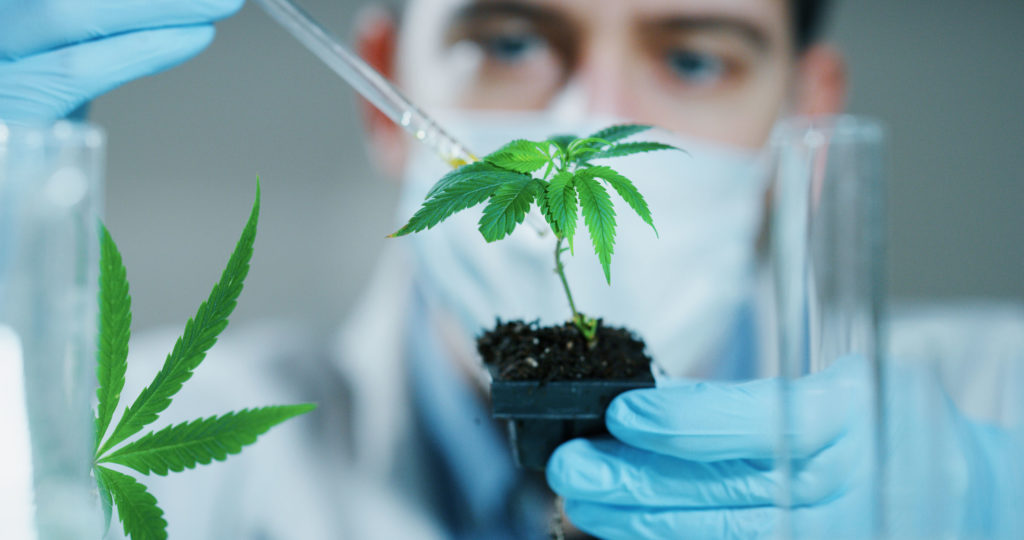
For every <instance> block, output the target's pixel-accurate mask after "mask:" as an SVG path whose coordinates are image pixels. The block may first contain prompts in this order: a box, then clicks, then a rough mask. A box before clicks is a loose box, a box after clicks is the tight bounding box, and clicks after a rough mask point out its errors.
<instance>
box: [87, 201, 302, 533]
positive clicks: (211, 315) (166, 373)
mask: <svg viewBox="0 0 1024 540" xmlns="http://www.w3.org/2000/svg"><path fill="white" fill-rule="evenodd" d="M259 208H260V188H259V183H258V182H257V184H256V199H255V201H254V202H253V207H252V212H251V213H250V215H249V220H248V221H247V222H246V225H245V228H244V229H243V231H242V236H241V238H240V239H239V240H238V243H237V244H236V246H235V249H234V251H233V252H232V254H231V258H230V259H229V260H228V264H227V267H226V268H225V269H224V272H223V273H222V274H221V278H220V281H219V282H218V283H217V284H216V285H215V286H214V287H213V290H212V291H211V292H210V296H209V298H208V299H207V300H206V301H205V302H203V303H202V304H201V305H200V306H199V310H198V311H197V312H196V316H195V317H194V318H192V319H189V321H188V323H186V324H185V331H184V333H183V334H182V336H181V337H180V338H179V339H178V341H177V342H176V343H175V345H174V349H173V350H172V351H171V354H169V355H168V356H167V358H166V360H165V361H164V365H163V367H162V368H161V369H160V371H159V372H158V373H157V375H156V377H155V378H154V379H153V382H152V383H150V385H149V386H147V387H146V388H144V389H143V390H142V393H141V394H140V395H139V397H138V398H136V399H135V401H134V402H133V404H132V405H131V406H129V407H128V408H126V409H125V411H124V413H123V414H122V415H121V419H120V421H118V423H117V424H116V426H115V428H114V430H113V432H112V433H111V435H110V436H109V437H108V438H107V439H106V441H105V442H104V443H103V444H102V445H101V444H99V443H100V441H101V440H102V437H103V435H104V434H105V432H106V429H107V427H108V426H109V424H110V422H111V420H112V417H113V413H114V411H115V409H116V408H117V404H118V401H119V400H120V393H121V390H122V389H123V386H124V378H125V377H124V376H125V371H126V370H127V362H126V359H127V355H128V340H129V335H130V330H129V326H130V323H131V297H130V295H129V293H128V279H127V274H126V272H125V269H124V265H123V263H122V260H121V254H120V252H119V251H118V249H117V245H116V244H115V243H114V240H113V238H112V237H111V235H110V233H109V231H107V229H106V228H105V227H102V226H101V234H100V294H99V304H100V318H99V321H100V324H99V345H98V348H97V355H96V357H97V358H96V360H97V378H98V379H99V385H98V388H97V391H96V396H97V398H98V400H99V402H98V404H97V406H96V414H95V428H96V434H97V435H96V436H97V439H96V442H97V450H96V453H95V456H94V457H93V475H94V476H95V478H96V485H97V488H98V490H99V494H100V500H101V502H102V504H103V510H104V515H105V517H106V519H107V525H108V526H109V524H110V514H111V509H112V507H116V508H117V514H118V518H119V519H120V521H121V524H122V526H123V528H124V532H125V534H126V535H128V536H129V537H131V539H132V540H149V539H159V540H163V539H166V538H167V530H166V529H167V522H166V520H164V518H163V510H161V509H160V507H159V506H158V504H157V500H156V498H155V497H153V495H151V494H150V493H149V492H148V491H146V487H145V486H143V485H142V484H140V483H139V482H138V481H136V480H135V478H133V477H131V476H129V475H127V474H124V473H121V472H118V471H115V470H113V469H110V468H108V467H106V466H103V465H101V464H112V465H120V466H125V467H129V468H132V469H135V470H136V471H138V472H141V473H143V474H149V473H150V472H153V473H156V474H158V475H165V474H167V472H168V470H171V471H175V472H179V471H182V470H184V469H186V468H193V467H195V466H196V464H197V463H200V464H204V465H205V464H208V463H210V462H211V461H212V460H214V459H216V460H224V459H226V458H227V456H228V454H237V453H238V452H240V451H241V450H242V447H244V446H247V445H250V444H252V443H254V442H255V441H256V439H257V437H259V436H260V435H262V434H263V433H265V432H266V431H267V430H269V429H270V428H272V427H274V426H276V425H277V424H280V423H281V422H284V421H285V420H288V419H290V418H293V417H295V416H298V415H300V414H303V413H306V412H309V411H311V410H312V409H314V408H315V406H314V405H311V404H305V405H284V406H271V407H262V408H257V409H243V410H241V411H237V412H229V413H227V414H224V415H221V416H211V417H209V418H206V419H199V420H193V421H191V422H185V423H182V424H178V425H175V426H168V427H166V428H164V429H162V430H160V431H156V432H149V433H147V434H146V435H144V436H142V437H140V438H138V439H136V440H134V441H131V442H129V443H127V444H125V445H123V446H121V447H120V448H118V449H117V450H114V451H111V449H112V448H114V447H115V446H117V445H118V444H120V443H121V442H124V441H125V440H127V439H128V438H129V437H131V436H132V435H135V434H136V433H138V432H139V431H141V430H142V429H143V428H144V427H146V426H148V425H149V424H151V423H152V422H154V421H155V420H157V418H158V417H159V415H160V413H161V412H163V411H164V410H165V409H166V408H167V407H168V406H169V405H170V404H171V400H172V398H173V396H174V395H175V394H176V393H177V392H178V391H179V390H181V387H182V385H183V384H184V383H185V381H187V380H188V379H189V378H191V377H192V372H193V371H194V370H195V369H196V367H198V366H199V364H200V363H201V362H202V361H203V359H204V358H205V357H206V352H207V351H208V350H209V349H210V347H211V346H213V344H214V343H215V342H216V341H217V336H218V335H219V334H220V332H221V331H223V330H224V328H226V327H227V325H228V319H227V318H228V316H229V315H230V314H231V312H232V311H233V310H234V308H235V305H236V304H237V300H238V296H239V294H241V292H242V287H243V284H244V281H245V277H246V276H247V275H248V273H249V260H250V259H251V258H252V249H253V243H254V241H255V238H256V224H257V221H258V220H259Z"/></svg>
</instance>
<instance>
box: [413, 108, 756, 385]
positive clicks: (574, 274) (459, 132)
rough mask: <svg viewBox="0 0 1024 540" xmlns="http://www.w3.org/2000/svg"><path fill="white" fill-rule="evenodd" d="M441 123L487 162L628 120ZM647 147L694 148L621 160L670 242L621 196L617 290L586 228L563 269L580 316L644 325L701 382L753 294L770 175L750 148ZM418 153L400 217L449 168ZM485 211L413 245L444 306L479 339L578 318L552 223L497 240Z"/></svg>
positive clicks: (658, 134) (468, 117)
mask: <svg viewBox="0 0 1024 540" xmlns="http://www.w3.org/2000/svg"><path fill="white" fill-rule="evenodd" d="M438 119H439V120H440V122H441V124H442V125H444V126H446V127H447V128H448V129H449V130H450V131H451V132H452V134H453V135H455V137H456V138H458V139H459V140H461V141H463V142H464V143H465V144H467V145H469V148H470V149H471V150H473V151H474V152H477V153H478V155H484V154H486V153H488V152H491V151H493V150H494V149H496V148H498V147H499V146H500V145H502V144H504V143H505V142H507V141H509V140H511V139H513V138H520V137H521V138H527V139H533V140H542V139H544V138H547V137H549V136H551V135H556V134H572V135H585V134H589V133H592V132H594V131H597V130H598V129H601V128H603V127H606V126H608V125H611V124H613V123H622V120H621V119H610V118H605V119H594V118H590V119H586V120H583V121H579V120H575V121H566V120H563V119H559V118H557V117H555V116H554V115H552V114H551V113H544V112H540V113H497V112H479V113H470V112H448V113H441V114H439V115H438ZM644 139H645V140H652V139H653V140H659V141H660V142H665V143H668V144H672V145H674V146H677V147H679V148H683V149H686V151H687V152H688V153H689V155H686V154H683V153H680V152H657V153H650V154H641V155H638V156H634V157H629V158H623V159H620V160H618V161H616V162H611V163H609V165H611V166H612V167H613V168H615V169H616V170H618V171H619V172H621V173H622V174H624V175H625V176H626V177H628V178H630V179H631V180H633V182H634V183H635V184H636V186H637V188H638V189H639V190H640V192H641V193H642V194H643V195H644V197H645V199H646V200H647V202H648V205H649V206H650V208H651V213H652V215H653V219H654V224H655V226H656V227H657V229H658V232H659V235H660V237H658V236H655V234H654V232H653V231H652V230H651V229H650V227H648V226H647V225H646V224H644V223H643V222H642V221H641V220H640V218H638V217H637V216H635V215H634V214H633V213H632V212H630V211H628V209H625V210H624V208H626V207H625V205H624V203H623V202H622V201H621V200H618V199H617V196H615V195H613V201H614V202H615V203H616V207H617V208H619V211H618V212H617V216H616V219H617V222H618V232H617V235H616V241H615V253H614V255H613V256H612V264H611V286H609V285H608V284H607V283H606V281H605V279H604V275H603V273H602V271H601V266H600V264H599V263H598V261H597V257H596V255H595V254H594V250H593V247H592V244H591V243H590V238H589V236H588V234H587V232H586V230H585V227H583V226H582V225H581V226H580V230H579V231H578V233H579V234H577V236H576V242H575V254H574V255H572V256H564V257H563V262H565V264H566V274H567V277H568V280H569V284H570V286H571V287H572V290H573V296H574V297H575V300H576V304H577V308H578V309H579V310H580V311H582V312H584V313H585V314H586V315H588V316H592V317H601V318H603V319H604V321H605V324H610V325H615V326H626V327H628V328H630V329H632V330H634V331H636V332H637V333H638V334H640V335H641V336H642V337H643V338H644V339H645V340H646V342H647V345H648V352H649V353H650V354H651V355H652V357H653V358H654V360H655V363H656V364H657V366H658V367H659V368H660V371H662V372H663V373H664V374H667V375H671V376H683V375H687V376H693V375H700V374H703V373H706V372H708V370H710V369H712V366H711V365H710V364H711V363H712V362H714V361H715V360H716V358H717V355H718V352H719V350H720V349H721V347H722V342H723V341H725V340H726V339H727V337H728V336H729V333H730V332H731V331H732V328H733V326H734V324H735V321H736V317H737V316H738V313H739V312H740V310H741V309H743V308H744V307H746V305H747V302H748V301H749V300H750V296H751V294H752V281H753V270H754V263H755V241H756V237H757V233H758V230H759V226H760V224H761V217H762V211H763V204H764V202H763V201H764V186H765V181H764V178H765V176H764V175H763V174H762V172H761V168H760V167H759V164H760V160H759V159H758V155H757V154H756V153H753V152H750V151H744V150H738V149H733V148H726V147H721V146H715V145H710V144H708V143H705V142H699V141H695V140H687V139H684V138H681V137H678V136H674V135H671V134H669V133H667V132H663V131H660V130H654V131H652V132H649V133H647V134H645V136H644ZM414 152H415V153H414V155H413V157H412V159H411V160H410V163H409V167H408V169H407V174H406V178H405V187H404V193H403V195H402V197H401V200H400V203H399V213H398V215H399V216H400V218H405V217H408V216H410V215H412V213H414V212H415V210H416V209H417V208H418V207H419V205H420V204H421V203H422V201H423V197H424V195H425V194H426V192H427V190H429V188H430V187H431V186H432V185H433V184H434V182H436V181H437V179H438V178H440V177H441V176H442V175H443V174H444V173H445V172H446V170H447V168H446V165H445V164H444V163H442V162H441V161H440V160H438V159H437V158H436V157H434V156H433V155H431V154H429V153H427V152H426V151H424V150H421V149H419V148H416V149H415V150H414ZM481 210H482V209H481V208H476V209H470V210H469V211H465V212H462V213H460V214H456V215H455V216H453V217H451V218H449V219H448V220H447V221H445V222H444V223H442V224H440V225H439V226H437V227H435V228H433V229H431V230H429V231H424V232H421V233H417V234H415V235H412V236H410V237H408V238H409V240H408V241H409V243H410V245H411V249H412V250H413V252H414V261H415V265H416V269H415V272H416V276H417V282H418V285H419V288H420V290H421V291H423V294H424V296H425V297H426V299H427V303H428V305H429V306H430V307H431V309H432V310H437V311H440V312H444V313H445V314H446V315H448V316H452V317H454V319H455V320H456V321H458V323H459V325H460V326H461V330H462V332H461V333H462V334H463V335H464V337H465V339H467V340H471V339H472V338H473V337H474V336H476V335H478V334H479V333H480V332H481V331H482V330H483V329H484V328H486V327H490V326H492V325H493V324H494V320H495V317H500V318H501V319H503V320H509V319H524V320H527V321H532V320H535V319H538V318H539V319H540V322H541V323H542V324H559V323H561V322H563V321H565V320H567V319H569V318H570V316H571V313H570V310H569V306H568V304H567V302H566V299H565V295H564V293H563V292H562V288H561V284H560V282H559V280H558V278H557V277H556V275H555V274H554V272H553V269H554V245H555V240H554V237H553V236H552V235H551V233H550V232H548V233H547V234H545V235H541V234H538V232H537V230H538V229H543V228H546V224H545V223H544V220H543V218H541V217H540V215H539V214H538V213H537V211H536V209H534V210H533V213H532V215H531V216H528V217H527V223H526V224H525V225H524V226H520V227H518V228H517V229H516V231H515V232H514V233H513V234H512V235H511V236H510V237H508V238H506V239H504V240H501V241H499V242H495V243H493V244H488V243H486V242H485V241H484V240H483V238H482V237H481V236H480V233H479V231H478V230H477V220H478V219H479V217H480V211H481ZM531 221H532V222H533V223H537V224H538V227H537V228H536V229H535V228H532V227H530V226H529V224H530V223H531ZM581 223H582V222H581Z"/></svg>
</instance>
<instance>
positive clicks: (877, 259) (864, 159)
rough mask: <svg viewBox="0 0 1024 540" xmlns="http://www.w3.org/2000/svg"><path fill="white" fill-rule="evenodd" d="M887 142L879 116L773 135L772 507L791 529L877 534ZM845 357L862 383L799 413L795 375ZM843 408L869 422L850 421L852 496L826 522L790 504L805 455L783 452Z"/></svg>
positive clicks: (788, 127) (816, 121)
mask: <svg viewBox="0 0 1024 540" xmlns="http://www.w3.org/2000/svg"><path fill="white" fill-rule="evenodd" d="M885 140H886V139H885V132H884V130H883V128H882V127H881V126H880V125H879V124H878V123H877V122H875V121H873V120H869V119H864V118H858V117H853V116H839V117H830V118H794V119H790V120H787V121H784V122H782V123H781V124H780V125H779V126H778V127H777V129H776V130H775V132H774V133H773V136H772V140H771V146H772V150H773V155H774V158H775V160H776V162H775V171H774V172H775V179H774V184H773V193H772V195H773V205H772V209H771V216H772V217H771V227H772V230H771V235H772V249H771V257H772V271H773V272H774V277H775V297H776V304H777V323H778V343H779V355H780V368H781V373H782V381H783V391H782V403H781V410H782V411H783V414H782V418H781V423H782V425H781V426H780V429H781V435H782V436H781V437H780V442H779V445H780V448H781V452H780V453H781V457H782V459H781V460H780V465H781V468H782V469H783V471H782V473H783V476H784V477H785V478H786V479H787V480H788V482H787V485H786V487H785V488H784V489H785V492H784V493H783V494H782V500H781V504H782V506H784V507H787V508H789V509H790V510H791V511H790V512H787V513H785V514H784V515H785V516H786V520H785V522H784V524H783V528H784V529H785V530H784V531H783V533H784V536H786V537H789V538H878V537H879V536H880V534H881V532H882V530H883V515H882V510H883V508H884V506H883V502H882V495H883V492H882V483H883V470H882V467H881V460H880V457H881V454H882V451H883V448H882V436H881V434H882V417H881V413H880V411H881V410H882V408H881V403H880V399H881V393H880V391H879V389H880V384H881V382H880V374H881V373H882V370H881V365H880V362H881V359H882V356H881V348H882V345H883V340H884V335H883V334H882V331H881V328H882V324H883V320H882V319H883V304H884V302H883V298H884V294H883V293H884V291H883V273H882V269H883V264H882V263H883V256H884V249H883V239H884V233H885V228H884V223H885V220H884V204H883V201H884V191H883V188H884V176H885V174H884V173H885V159H886V158H885ZM844 357H851V358H852V361H854V362H859V363H860V364H861V365H860V366H858V367H863V368H865V369H861V370H859V371H848V372H844V374H845V373H849V375H844V376H849V377H850V378H855V377H857V378H866V379H868V380H851V381H848V382H849V383H850V384H849V385H848V386H847V385H840V386H839V387H842V388H846V387H849V388H866V389H867V390H866V391H865V392H851V393H850V394H849V395H846V394H837V395H835V396H833V399H834V400H835V401H834V407H824V408H821V409H815V410H808V409H807V408H806V407H804V406H803V405H802V404H801V400H800V399H799V397H800V394H799V392H798V386H799V380H800V379H801V378H802V377H805V376H808V375H810V374H814V373H818V372H820V371H823V370H825V369H828V368H829V367H830V366H831V365H832V364H834V363H835V362H836V361H838V360H839V359H840V358H844ZM844 400H851V401H853V400H856V401H857V402H856V403H850V402H846V401H844ZM851 407H863V408H862V409H859V410H856V411H854V414H857V415H863V416H861V418H863V419H866V422H867V424H866V427H865V424H858V425H859V426H861V427H862V429H864V432H863V433H862V437H860V439H859V441H860V442H861V444H862V446H861V447H860V448H859V449H858V452H857V453H858V454H859V455H857V457H856V459H853V460H851V461H850V466H851V468H853V466H854V465H859V466H861V467H863V468H862V469H858V470H860V471H862V472H861V473H860V477H859V478H858V480H859V481H860V483H859V484H858V488H857V489H858V490H859V492H858V495H857V496H859V499H858V504H857V505H856V506H855V507H852V508H851V511H850V512H847V513H838V514H840V515H839V517H838V518H837V519H835V520H827V521H826V522H821V521H816V520H815V519H814V514H813V512H801V511H799V506H800V505H801V501H800V500H799V497H798V496H797V495H796V492H797V491H799V489H800V486H799V485H798V482H799V480H798V479H799V478H801V477H802V476H803V475H802V471H801V467H802V466H803V464H802V463H801V462H800V461H799V460H797V459H794V458H793V455H794V452H793V448H791V447H790V444H789V435H790V434H793V433H803V432H811V431H813V430H814V429H815V426H820V425H828V422H829V421H830V420H831V419H830V418H828V415H842V414H848V413H849V412H850V410H851ZM863 471H868V472H867V474H866V475H865V474H864V472H863ZM844 472H845V471H832V472H831V474H833V475H838V474H843V473H844ZM805 518H807V519H805Z"/></svg>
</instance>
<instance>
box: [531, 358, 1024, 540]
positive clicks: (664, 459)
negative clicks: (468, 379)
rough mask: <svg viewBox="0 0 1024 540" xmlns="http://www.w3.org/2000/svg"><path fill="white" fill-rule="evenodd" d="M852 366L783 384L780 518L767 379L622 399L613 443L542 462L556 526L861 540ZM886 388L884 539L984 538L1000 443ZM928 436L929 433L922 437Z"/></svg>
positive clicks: (863, 457)
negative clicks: (786, 396) (553, 497)
mask: <svg viewBox="0 0 1024 540" xmlns="http://www.w3.org/2000/svg"><path fill="white" fill-rule="evenodd" d="M864 364H865V363H864V362H863V361H861V360H859V359H857V358H846V359H842V360H840V361H839V362H837V363H836V364H835V365H833V366H832V367H831V368H829V369H827V370H825V371H823V372H821V373H819V374H815V375H812V376H808V377H805V378H802V379H799V380H797V381H794V382H793V383H792V385H791V389H792V394H790V395H791V399H792V403H793V408H792V409H791V410H793V411H797V412H796V414H795V416H794V417H793V423H792V425H793V426H794V427H793V429H792V431H791V432H790V434H789V436H788V437H787V440H788V444H789V446H790V448H791V449H792V455H793V456H794V457H795V458H796V459H795V460H794V462H793V471H794V472H793V483H792V488H791V491H790V493H791V497H792V504H793V506H794V507H795V509H794V510H793V512H792V514H790V515H789V516H788V518H787V516H786V513H785V511H784V510H782V509H781V508H779V507H777V506H775V505H776V503H777V502H778V500H779V496H780V494H781V493H782V492H783V491H784V485H785V484H784V477H783V473H782V471H781V470H779V469H776V468H774V467H773V457H774V455H775V452H776V448H777V446H778V439H777V433H778V431H777V430H778V428H777V426H778V425H779V423H778V422H779V418H780V417H779V411H780V409H781V401H780V395H779V388H780V382H779V381H778V380H758V381H752V382H748V383H742V384H715V383H696V384H685V385H678V386H670V387H660V388H657V389H647V390H635V391H632V392H628V393H626V394H623V395H621V396H619V397H618V398H616V400H615V401H613V402H612V404H611V406H610V407H609V408H608V412H607V416H606V423H607V425H608V429H609V431H610V432H611V433H612V435H614V437H615V439H597V440H587V439H576V440H573V441H570V442H568V443H566V444H564V445H562V446H561V447H559V449H558V450H557V451H556V452H555V454H554V455H553V456H552V458H551V460H550V461H549V463H548V468H547V478H548V483H549V484H550V486H551V488H552V489H553V490H554V491H555V492H556V493H558V494H559V495H561V496H562V497H564V498H565V510H566V513H567V515H568V517H569V520H570V521H572V523H573V524H575V525H576V526H577V527H579V528H580V529H582V530H584V531H586V532H589V533H591V534H594V535H596V536H599V537H601V538H612V539H616V538H629V539H639V538H768V537H772V536H773V535H775V534H776V533H777V531H778V528H779V527H781V526H783V523H784V519H789V520H790V523H789V524H788V525H786V526H787V527H792V531H793V533H794V535H795V537H797V538H865V537H868V535H869V534H870V532H871V531H872V525H873V523H872V519H871V515H872V510H871V509H872V508H873V505H874V502H875V501H874V491H873V490H872V488H871V486H872V485H873V480H874V478H875V477H874V476H873V475H874V471H877V468H876V467H875V464H874V459H873V457H872V456H873V455H874V454H873V452H872V449H873V445H874V437H873V436H872V433H873V430H872V428H871V426H872V422H871V416H872V412H871V411H872V410H873V408H872V402H873V397H872V392H871V391H870V388H871V385H870V383H869V380H870V378H869V376H868V370H867V368H866V367H865V366H864ZM893 376H895V375H893ZM891 382H892V384H890V385H888V387H889V388H899V389H900V390H899V391H896V392H892V393H891V395H890V396H889V399H888V405H887V414H888V418H889V421H888V424H887V427H888V429H889V431H890V433H891V434H892V435H891V438H890V440H889V444H890V447H889V449H888V450H889V451H888V452H887V454H886V462H887V466H888V469H887V470H889V471H890V481H891V482H892V484H893V485H894V486H897V489H892V490H890V491H892V493H893V494H892V500H890V501H889V502H890V503H891V504H890V505H889V506H888V507H887V508H888V511H889V512H891V518H892V521H891V523H892V529H891V530H892V531H893V534H895V535H896V536H895V537H903V538H906V537H911V536H913V537H920V538H926V537H932V538H936V537H938V536H937V535H932V534H931V533H933V532H938V531H945V532H946V533H947V535H948V533H949V532H950V531H953V534H961V533H969V534H971V535H980V536H979V537H982V536H983V537H991V533H992V530H993V527H995V526H996V525H995V523H994V522H993V519H992V516H993V514H994V513H995V512H996V509H997V506H996V504H995V503H996V502H999V501H1004V500H1006V499H1007V498H1008V497H1009V495H1008V490H1002V491H1000V490H999V489H998V488H999V487H1000V486H998V485H997V483H996V481H995V478H994V477H993V474H992V471H993V470H994V469H993V466H994V464H995V463H1011V462H1012V461H1014V460H1019V458H1015V457H1012V456H1013V454H1012V450H1011V447H1010V446H1009V444H1008V437H1006V436H1005V433H1001V432H1000V430H997V429H995V428H991V427H988V426H982V425H979V424H974V423H972V422H969V421H967V420H965V419H964V418H963V417H961V416H960V415H959V414H958V413H957V411H956V410H955V408H954V407H953V406H952V404H951V403H950V401H949V399H948V398H946V397H945V395H943V394H942V393H941V390H940V389H939V388H938V386H937V385H936V384H934V381H933V380H932V379H930V378H926V377H919V378H916V379H915V378H910V379H908V380H906V381H902V382H901V379H900V378H897V379H891ZM923 407H929V409H928V410H923ZM933 425H937V426H941V429H923V427H924V426H933ZM923 432H927V433H926V434H924V435H922V433H923ZM925 463H927V464H928V465H929V466H927V467H926V466H922V464H925ZM935 471H941V473H943V474H945V473H949V475H948V478H945V479H943V481H940V482H938V484H939V486H938V487H939V488H940V489H943V490H946V491H944V492H941V493H923V490H924V488H925V487H926V486H927V485H930V484H928V483H927V481H929V480H930V481H932V482H935V480H936V478H935V477H934V475H935ZM922 481H926V482H925V483H921V482H922ZM1002 487H1006V486H1002ZM925 503H927V504H925ZM936 509H941V511H943V512H945V513H944V514H942V515H935V513H934V512H931V511H930V510H936Z"/></svg>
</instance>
